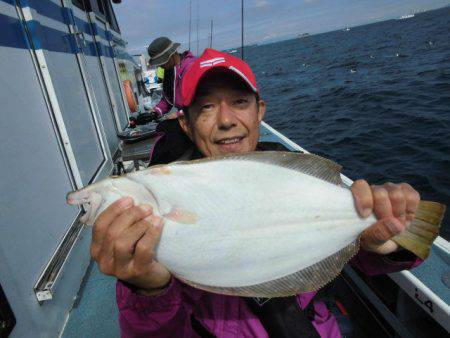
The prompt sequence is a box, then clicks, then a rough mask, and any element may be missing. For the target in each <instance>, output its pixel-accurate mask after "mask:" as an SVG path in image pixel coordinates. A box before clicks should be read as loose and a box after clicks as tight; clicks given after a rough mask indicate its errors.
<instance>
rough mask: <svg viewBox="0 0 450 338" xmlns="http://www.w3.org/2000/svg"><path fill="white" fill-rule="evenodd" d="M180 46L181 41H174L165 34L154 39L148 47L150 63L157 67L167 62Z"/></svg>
mask: <svg viewBox="0 0 450 338" xmlns="http://www.w3.org/2000/svg"><path fill="white" fill-rule="evenodd" d="M178 47H180V44H179V43H177V42H176V43H173V42H172V40H170V39H169V38H166V37H165V36H162V37H160V38H157V39H155V40H153V41H152V43H151V44H150V45H149V46H148V48H147V52H148V56H150V60H149V61H148V63H149V65H150V66H152V67H156V66H161V65H163V64H165V63H166V62H167V61H169V59H170V57H171V56H172V54H173V53H175V52H176V51H177V49H178Z"/></svg>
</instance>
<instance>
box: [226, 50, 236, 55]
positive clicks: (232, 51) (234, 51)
mask: <svg viewBox="0 0 450 338" xmlns="http://www.w3.org/2000/svg"><path fill="white" fill-rule="evenodd" d="M236 52H237V49H232V50H229V51H228V53H230V54H234V53H236Z"/></svg>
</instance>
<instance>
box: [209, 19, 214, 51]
mask: <svg viewBox="0 0 450 338" xmlns="http://www.w3.org/2000/svg"><path fill="white" fill-rule="evenodd" d="M209 38H210V40H209V48H212V41H213V21H212V20H211V32H210V35H209Z"/></svg>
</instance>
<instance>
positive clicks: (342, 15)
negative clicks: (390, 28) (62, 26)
mask: <svg viewBox="0 0 450 338" xmlns="http://www.w3.org/2000/svg"><path fill="white" fill-rule="evenodd" d="M190 2H191V3H192V5H191V12H192V15H191V18H192V21H191V50H192V51H193V52H194V54H196V51H197V32H198V41H199V43H198V46H199V47H198V48H199V51H200V52H201V51H202V50H203V49H204V48H205V47H207V46H208V44H209V35H210V33H209V32H210V22H211V20H213V47H214V48H217V49H227V48H232V47H238V46H240V44H241V1H240V0H122V3H121V4H119V5H114V9H115V13H116V16H117V20H118V21H119V25H120V28H121V31H122V36H124V38H125V39H126V40H127V41H128V43H129V44H128V51H129V52H130V53H131V54H140V53H146V52H145V51H146V46H148V44H149V43H150V42H151V41H152V40H153V39H154V38H157V37H159V36H167V37H169V38H170V39H172V40H173V41H175V42H180V43H181V44H182V48H181V50H184V49H187V48H188V42H189V3H190ZM244 3H245V5H244V21H245V23H244V32H245V34H244V39H245V44H254V43H260V44H261V43H268V42H273V41H278V40H285V39H289V38H293V37H296V36H297V35H298V34H301V33H305V32H308V33H310V34H314V33H321V32H327V31H332V30H336V29H341V28H344V27H352V26H358V25H362V24H366V23H370V22H375V21H382V20H386V19H392V18H398V17H400V16H402V15H405V14H410V13H412V12H416V11H421V10H429V9H435V8H439V7H443V6H445V5H449V4H450V0H409V1H408V0H403V1H402V0H245V1H244ZM197 23H198V30H197Z"/></svg>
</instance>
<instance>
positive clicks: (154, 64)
mask: <svg viewBox="0 0 450 338" xmlns="http://www.w3.org/2000/svg"><path fill="white" fill-rule="evenodd" d="M179 47H180V44H179V43H178V42H176V43H174V44H173V46H172V48H170V49H169V50H168V51H167V52H166V53H164V54H163V55H161V56H160V57H157V58H154V59H150V60H149V61H148V64H149V65H150V67H158V66H161V65H163V64H165V63H167V61H169V59H170V57H171V56H172V55H173V54H174V53H175V52H176V51H177V49H178V48H179Z"/></svg>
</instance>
